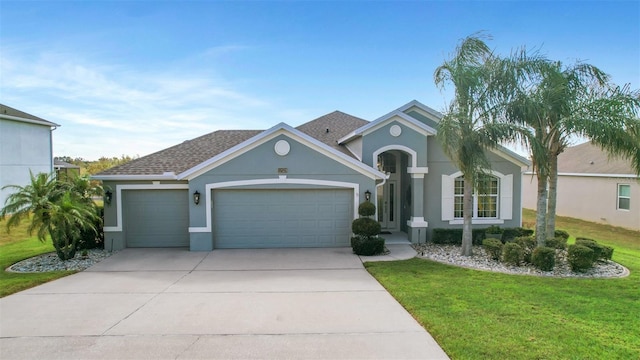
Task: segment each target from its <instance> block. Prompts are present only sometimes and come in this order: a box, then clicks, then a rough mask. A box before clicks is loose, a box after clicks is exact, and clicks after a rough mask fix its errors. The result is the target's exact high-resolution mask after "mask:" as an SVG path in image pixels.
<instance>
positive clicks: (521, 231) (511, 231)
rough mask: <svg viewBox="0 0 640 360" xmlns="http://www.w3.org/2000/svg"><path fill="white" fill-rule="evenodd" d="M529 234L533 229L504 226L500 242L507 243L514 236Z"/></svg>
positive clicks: (531, 233)
mask: <svg viewBox="0 0 640 360" xmlns="http://www.w3.org/2000/svg"><path fill="white" fill-rule="evenodd" d="M531 235H533V230H531V229H525V228H523V227H514V228H506V229H504V232H503V233H502V242H503V243H507V242H511V241H513V240H514V239H515V238H518V237H522V236H531Z"/></svg>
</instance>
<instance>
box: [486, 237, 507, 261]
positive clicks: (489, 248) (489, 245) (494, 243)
mask: <svg viewBox="0 0 640 360" xmlns="http://www.w3.org/2000/svg"><path fill="white" fill-rule="evenodd" d="M482 246H483V247H484V249H485V250H486V252H487V253H488V254H489V256H490V257H491V259H493V260H498V261H500V255H501V254H502V241H500V240H498V239H484V241H482Z"/></svg>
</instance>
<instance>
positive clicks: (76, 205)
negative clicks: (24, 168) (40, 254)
mask: <svg viewBox="0 0 640 360" xmlns="http://www.w3.org/2000/svg"><path fill="white" fill-rule="evenodd" d="M5 188H11V189H14V192H13V193H12V194H11V195H9V197H8V198H7V199H6V201H5V206H4V207H3V208H2V210H0V220H2V219H7V218H8V220H7V230H10V229H11V228H12V227H15V226H18V225H19V224H20V223H21V222H22V221H23V220H25V219H30V224H29V226H28V227H27V231H28V233H29V234H32V233H33V232H34V231H35V232H36V234H37V236H38V239H39V240H40V241H42V242H45V241H46V238H47V235H49V236H50V237H51V240H52V242H53V246H54V248H55V249H56V252H57V254H58V256H59V257H60V259H62V260H68V259H71V258H73V256H74V255H75V247H76V244H77V241H78V239H79V233H80V231H82V230H83V229H91V230H92V231H97V229H95V225H94V224H95V223H96V222H97V212H96V211H95V205H94V204H93V202H87V201H86V200H85V199H83V196H82V194H81V193H80V192H79V191H78V190H76V189H75V188H74V186H72V185H71V183H66V182H59V181H57V180H56V179H55V177H54V176H53V175H48V174H44V173H39V174H37V175H33V174H30V183H29V184H28V185H25V186H18V185H8V186H5V187H3V189H5Z"/></svg>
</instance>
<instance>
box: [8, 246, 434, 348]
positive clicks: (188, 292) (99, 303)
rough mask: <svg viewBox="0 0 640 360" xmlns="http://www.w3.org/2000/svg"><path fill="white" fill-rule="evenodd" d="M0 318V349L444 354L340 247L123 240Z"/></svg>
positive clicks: (15, 300)
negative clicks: (142, 245)
mask: <svg viewBox="0 0 640 360" xmlns="http://www.w3.org/2000/svg"><path fill="white" fill-rule="evenodd" d="M0 319H1V320H0V358H1V359H447V356H446V354H445V353H444V352H443V351H442V349H441V348H440V347H439V346H438V344H437V343H435V341H434V340H433V338H432V337H431V336H430V335H429V334H428V333H427V332H426V331H425V330H424V329H423V328H422V327H421V326H420V325H419V324H418V323H417V322H416V321H415V320H414V319H413V318H412V317H411V316H410V315H409V313H407V312H406V311H405V310H404V309H403V308H402V307H401V306H400V305H399V304H398V303H397V302H396V301H395V299H393V298H392V297H391V295H389V293H387V292H386V291H385V290H384V288H382V286H380V284H379V283H378V282H377V281H375V279H373V278H372V277H371V276H370V275H369V274H368V273H367V272H366V271H365V270H364V268H363V266H362V262H361V260H360V259H359V258H358V257H357V256H355V255H352V254H351V249H349V248H332V249H278V250H216V251H213V252H189V251H186V250H175V249H126V250H124V251H121V252H119V253H117V254H114V255H113V256H111V257H110V258H107V259H105V260H104V261H102V262H101V263H99V264H96V265H95V266H94V267H92V268H90V269H88V270H86V271H84V272H81V273H78V274H75V275H72V276H68V277H65V278H62V279H59V280H56V281H53V282H51V283H47V284H44V285H41V286H38V287H35V288H32V289H29V290H26V291H23V292H20V293H17V294H14V295H11V296H7V297H5V298H2V299H0Z"/></svg>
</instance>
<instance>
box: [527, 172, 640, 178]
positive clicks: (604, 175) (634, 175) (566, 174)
mask: <svg viewBox="0 0 640 360" xmlns="http://www.w3.org/2000/svg"><path fill="white" fill-rule="evenodd" d="M524 174H525V175H535V174H536V172H535V171H527V172H525V173H524ZM558 176H573V177H600V178H618V179H640V175H637V174H599V173H575V172H559V173H558Z"/></svg>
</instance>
